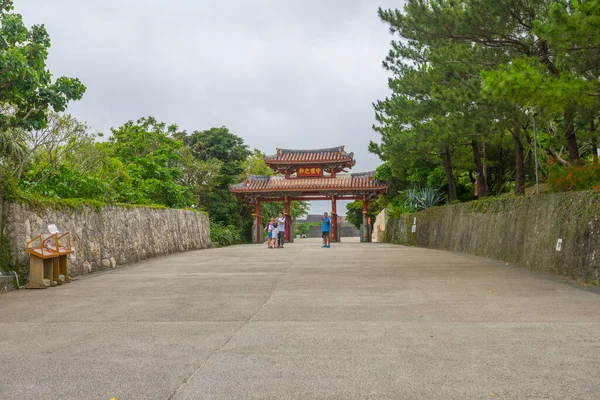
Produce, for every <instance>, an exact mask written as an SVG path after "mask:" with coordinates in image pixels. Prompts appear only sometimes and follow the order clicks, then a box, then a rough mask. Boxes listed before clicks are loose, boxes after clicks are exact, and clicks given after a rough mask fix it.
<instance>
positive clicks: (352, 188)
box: [229, 146, 388, 243]
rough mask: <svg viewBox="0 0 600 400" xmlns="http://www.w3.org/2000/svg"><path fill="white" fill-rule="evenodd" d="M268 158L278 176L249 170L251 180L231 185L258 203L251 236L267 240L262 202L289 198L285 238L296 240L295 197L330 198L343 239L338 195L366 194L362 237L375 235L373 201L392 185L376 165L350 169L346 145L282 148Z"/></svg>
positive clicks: (351, 156)
mask: <svg viewBox="0 0 600 400" xmlns="http://www.w3.org/2000/svg"><path fill="white" fill-rule="evenodd" d="M264 160H265V162H266V163H267V165H268V166H269V167H270V168H271V169H273V171H274V172H275V175H274V176H262V175H248V176H247V177H246V181H244V182H241V183H238V184H235V185H231V186H230V187H229V190H231V192H232V193H233V194H234V195H236V196H238V197H240V198H242V199H243V200H246V201H248V202H250V203H251V204H253V205H254V206H255V212H254V214H253V216H254V225H253V228H252V232H253V233H252V240H253V242H254V243H260V242H262V239H263V238H262V235H263V222H262V216H261V215H260V205H261V203H263V202H270V201H280V202H284V204H285V211H284V214H285V217H286V224H285V240H286V241H288V242H289V241H292V240H293V237H292V217H291V215H290V203H291V202H292V201H295V200H299V201H313V200H327V201H331V214H332V216H331V241H332V242H339V240H340V238H339V237H338V232H337V204H336V202H337V200H361V201H362V206H363V221H362V225H361V241H363V242H370V241H371V229H370V226H369V221H368V218H367V207H368V204H369V202H370V201H373V200H374V199H376V198H377V196H379V195H381V194H383V193H386V192H387V190H388V186H387V185H386V184H385V183H384V182H381V181H378V180H377V179H374V178H373V175H374V171H370V172H361V173H348V170H350V169H351V168H352V167H353V166H354V165H355V164H356V160H355V159H354V153H347V152H346V151H345V149H344V146H339V147H332V148H328V149H315V150H290V149H277V154H274V155H270V156H266V157H265V159H264Z"/></svg>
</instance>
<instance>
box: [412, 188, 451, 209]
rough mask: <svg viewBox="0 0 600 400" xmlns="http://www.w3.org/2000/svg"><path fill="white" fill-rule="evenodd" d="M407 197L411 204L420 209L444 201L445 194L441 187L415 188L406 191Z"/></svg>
mask: <svg viewBox="0 0 600 400" xmlns="http://www.w3.org/2000/svg"><path fill="white" fill-rule="evenodd" d="M406 199H407V200H408V203H409V204H411V205H412V206H414V207H416V208H417V209H418V210H425V209H427V208H430V207H434V206H437V205H439V204H440V203H442V201H443V200H444V194H443V193H442V192H440V190H439V189H435V188H430V187H425V188H413V189H409V190H408V191H407V192H406Z"/></svg>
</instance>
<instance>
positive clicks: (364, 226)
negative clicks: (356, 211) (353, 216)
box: [360, 196, 371, 242]
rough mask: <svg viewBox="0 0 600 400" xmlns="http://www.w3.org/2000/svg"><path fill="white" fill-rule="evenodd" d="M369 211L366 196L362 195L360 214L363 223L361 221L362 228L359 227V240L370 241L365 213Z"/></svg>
mask: <svg viewBox="0 0 600 400" xmlns="http://www.w3.org/2000/svg"><path fill="white" fill-rule="evenodd" d="M368 213H369V203H368V201H367V197H366V196H365V197H363V201H362V215H363V223H362V229H361V231H362V232H361V235H362V237H361V238H360V241H361V242H370V241H371V232H369V225H368V224H367V214H368Z"/></svg>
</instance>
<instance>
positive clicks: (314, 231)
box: [307, 223, 360, 238]
mask: <svg viewBox="0 0 600 400" xmlns="http://www.w3.org/2000/svg"><path fill="white" fill-rule="evenodd" d="M338 233H339V236H340V237H341V238H344V237H358V236H360V231H359V230H358V229H356V227H355V226H354V225H352V224H351V223H343V224H340V225H338ZM307 236H308V237H309V238H320V237H322V229H321V227H320V226H311V227H310V228H309V230H308V235H307Z"/></svg>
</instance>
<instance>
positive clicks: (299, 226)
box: [294, 222, 321, 236]
mask: <svg viewBox="0 0 600 400" xmlns="http://www.w3.org/2000/svg"><path fill="white" fill-rule="evenodd" d="M311 226H321V223H320V222H295V223H294V235H300V236H302V235H306V236H308V232H309V231H310V227H311Z"/></svg>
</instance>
